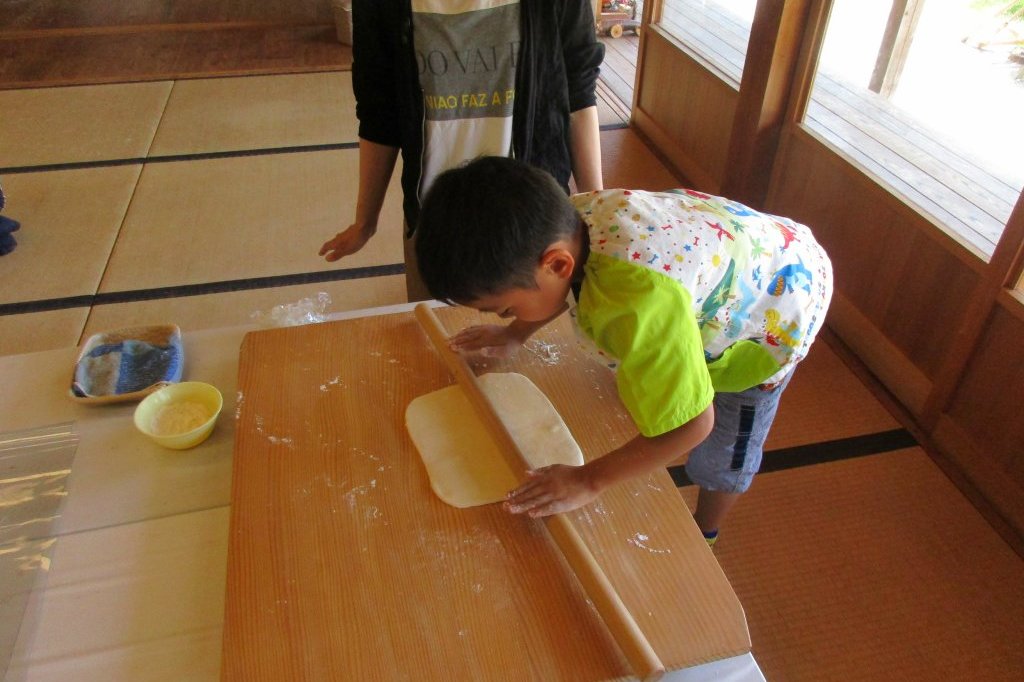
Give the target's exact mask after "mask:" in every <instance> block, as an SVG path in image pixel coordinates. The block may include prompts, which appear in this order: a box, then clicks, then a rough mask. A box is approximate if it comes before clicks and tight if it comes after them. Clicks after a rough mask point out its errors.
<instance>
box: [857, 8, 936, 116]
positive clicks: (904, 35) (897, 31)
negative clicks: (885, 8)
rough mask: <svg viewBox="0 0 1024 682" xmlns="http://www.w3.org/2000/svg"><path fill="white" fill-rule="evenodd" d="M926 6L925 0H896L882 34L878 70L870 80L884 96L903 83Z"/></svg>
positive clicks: (877, 61)
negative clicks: (922, 12) (904, 67)
mask: <svg viewBox="0 0 1024 682" xmlns="http://www.w3.org/2000/svg"><path fill="white" fill-rule="evenodd" d="M923 8H924V0H893V3H892V8H891V9H890V10H889V21H888V22H887V23H886V25H885V33H884V34H882V44H881V46H880V47H879V48H878V57H877V58H876V59H875V70H874V71H873V72H872V73H871V82H870V83H869V84H868V89H870V90H873V91H874V92H877V93H878V94H880V95H882V97H889V96H890V95H892V93H893V91H894V90H895V89H896V85H897V84H898V83H899V80H900V74H902V73H903V66H904V64H906V63H907V53H909V52H910V45H911V43H913V41H914V32H915V31H917V22H918V20H919V19H920V18H921V10H922V9H923Z"/></svg>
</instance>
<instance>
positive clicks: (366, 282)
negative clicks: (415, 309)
mask: <svg viewBox="0 0 1024 682" xmlns="http://www.w3.org/2000/svg"><path fill="white" fill-rule="evenodd" d="M321 291H323V292H326V293H327V294H328V295H329V296H330V297H331V303H330V305H329V306H328V307H327V309H326V311H325V313H326V314H330V313H339V312H345V311H348V310H359V309H362V308H372V307H376V306H384V305H395V304H397V303H405V301H406V295H405V276H404V275H389V276H383V277H370V278H364V279H355V280H341V281H337V282H321V283H317V284H302V285H295V286H287V287H275V288H272V289H252V290H247V291H236V292H228V293H221V294H206V295H202V296H187V297H179V298H165V299H158V300H153V301H138V302H134V303H120V304H110V305H98V306H95V307H93V309H92V314H91V315H90V316H89V320H88V323H87V324H86V326H85V332H84V334H83V338H87V337H88V336H90V335H92V334H96V333H98V332H102V331H108V330H111V329H118V328H120V327H129V326H134V325H148V324H168V323H170V324H176V325H178V326H179V327H181V328H182V330H184V331H194V330H198V329H209V328H212V327H231V326H236V325H243V324H257V323H258V321H257V320H255V319H254V318H253V314H254V313H259V314H262V315H263V316H264V318H265V317H266V316H269V315H270V314H271V313H272V311H273V308H274V307H275V306H290V305H294V304H297V303H298V302H299V301H301V300H302V299H304V298H307V297H316V295H317V293H319V292H321ZM0 320H3V318H0Z"/></svg>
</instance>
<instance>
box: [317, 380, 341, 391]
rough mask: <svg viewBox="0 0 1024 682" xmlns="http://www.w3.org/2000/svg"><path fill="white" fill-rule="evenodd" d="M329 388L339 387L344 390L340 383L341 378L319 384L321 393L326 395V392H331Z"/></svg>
mask: <svg viewBox="0 0 1024 682" xmlns="http://www.w3.org/2000/svg"><path fill="white" fill-rule="evenodd" d="M331 386H339V387H341V388H344V387H345V384H343V383H341V376H336V377H334V378H333V379H328V380H327V381H325V382H324V383H322V384H320V391H321V392H323V393H327V391H329V390H331Z"/></svg>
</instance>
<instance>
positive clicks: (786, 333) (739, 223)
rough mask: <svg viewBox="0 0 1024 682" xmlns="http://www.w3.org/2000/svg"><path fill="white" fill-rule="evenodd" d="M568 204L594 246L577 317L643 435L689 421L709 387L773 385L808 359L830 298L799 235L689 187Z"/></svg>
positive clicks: (827, 276) (597, 195)
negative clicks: (613, 374) (609, 369)
mask: <svg viewBox="0 0 1024 682" xmlns="http://www.w3.org/2000/svg"><path fill="white" fill-rule="evenodd" d="M572 201H573V203H574V205H575V206H576V209H577V210H578V211H579V213H580V214H581V216H582V217H583V219H584V221H585V222H586V223H587V226H588V231H589V235H590V249H591V252H590V256H589V257H588V259H587V262H586V264H585V266H584V272H585V278H584V281H583V286H582V289H581V292H580V296H579V301H578V304H577V306H576V307H575V309H574V310H573V318H574V319H575V321H576V323H577V326H578V328H579V330H580V331H581V332H582V334H583V336H584V338H585V339H586V340H587V341H588V342H589V343H592V344H593V350H595V351H596V352H597V353H598V354H599V355H600V356H601V358H602V360H603V361H604V362H605V363H606V364H608V365H609V366H610V367H613V368H614V369H616V371H617V377H616V383H617V386H618V390H619V394H620V397H621V399H622V402H623V404H624V405H625V406H626V408H627V409H628V410H629V412H630V414H631V415H632V417H633V419H634V421H635V422H636V423H637V426H638V427H639V429H640V432H641V433H642V434H643V435H645V436H655V435H659V434H661V433H665V432H667V431H670V430H672V429H674V428H676V427H678V426H681V425H682V424H684V423H686V422H687V421H689V420H691V419H693V418H694V417H696V416H697V415H699V414H700V413H701V412H703V411H704V410H705V409H706V408H707V406H708V405H709V404H710V403H711V400H712V399H713V398H714V394H715V392H716V391H724V392H739V391H743V390H746V389H748V388H750V387H752V386H757V385H759V384H763V383H775V382H777V381H780V380H781V379H782V378H783V377H785V376H786V374H787V373H788V372H789V371H790V370H791V369H792V367H793V366H794V365H795V364H796V363H797V362H798V361H799V360H800V359H801V358H803V357H804V355H806V352H807V349H808V348H809V346H810V344H811V342H812V341H813V339H814V336H815V334H816V333H817V329H818V328H819V327H820V324H821V321H822V320H823V318H824V314H825V311H826V309H827V307H828V302H829V299H830V298H831V293H832V271H831V264H830V263H829V260H828V257H827V256H826V255H825V253H824V251H823V250H822V249H821V247H820V246H819V245H818V244H817V242H815V241H814V238H813V236H812V235H811V233H810V230H809V229H808V228H807V227H805V226H803V225H799V224H798V223H794V222H793V221H791V220H788V219H784V218H779V217H777V216H771V215H768V214H763V213H758V212H756V211H753V210H752V209H749V208H747V207H745V206H743V205H741V204H737V203H736V202H731V201H729V200H727V199H721V198H719V197H711V196H709V195H706V194H701V193H698V192H692V191H689V190H683V191H679V192H663V193H655V192H635V191H633V192H631V191H628V190H605V191H600V192H593V193H589V194H581V195H576V196H574V197H572Z"/></svg>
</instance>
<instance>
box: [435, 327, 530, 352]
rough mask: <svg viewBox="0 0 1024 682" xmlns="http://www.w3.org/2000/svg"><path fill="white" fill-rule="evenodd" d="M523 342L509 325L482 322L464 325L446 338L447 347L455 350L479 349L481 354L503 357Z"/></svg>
mask: <svg viewBox="0 0 1024 682" xmlns="http://www.w3.org/2000/svg"><path fill="white" fill-rule="evenodd" d="M522 344H523V342H522V340H520V339H519V337H518V336H516V335H515V334H513V333H512V332H511V331H510V330H509V327H507V326H502V325H500V324H482V325H478V326H475V327H466V328H465V329H463V330H462V331H461V332H459V333H458V334H456V335H455V336H453V337H451V338H450V339H448V347H449V348H451V349H452V350H453V351H455V352H459V351H462V350H464V351H479V352H480V353H481V355H485V356H487V357H492V358H504V357H507V356H509V355H511V354H512V353H513V352H514V351H515V350H516V349H517V348H518V347H519V346H521V345H522Z"/></svg>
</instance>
